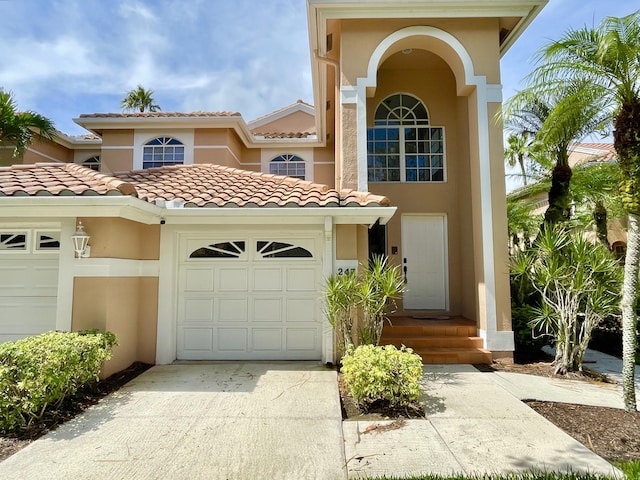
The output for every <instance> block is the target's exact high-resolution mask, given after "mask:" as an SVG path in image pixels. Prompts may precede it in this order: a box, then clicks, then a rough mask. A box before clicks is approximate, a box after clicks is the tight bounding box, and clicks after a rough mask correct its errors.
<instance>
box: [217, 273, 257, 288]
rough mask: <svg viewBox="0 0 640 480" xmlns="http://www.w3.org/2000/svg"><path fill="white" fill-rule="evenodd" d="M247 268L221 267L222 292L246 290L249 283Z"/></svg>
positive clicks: (220, 282) (219, 286) (219, 285)
mask: <svg viewBox="0 0 640 480" xmlns="http://www.w3.org/2000/svg"><path fill="white" fill-rule="evenodd" d="M248 273H249V272H248V271H247V268H246V267H245V268H229V267H221V268H219V269H218V274H219V276H220V280H219V283H218V288H217V290H218V291H220V292H246V291H247V287H248V285H249V282H248V277H249V275H248Z"/></svg>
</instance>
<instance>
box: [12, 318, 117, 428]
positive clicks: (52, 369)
mask: <svg viewBox="0 0 640 480" xmlns="http://www.w3.org/2000/svg"><path fill="white" fill-rule="evenodd" d="M116 344H117V342H116V337H115V335H114V334H113V333H110V332H106V333H99V332H97V331H93V330H91V331H86V332H74V333H70V332H48V333H43V334H42V335H37V336H34V337H28V338H25V339H23V340H17V341H15V342H6V343H3V344H1V345H0V432H5V433H6V432H10V431H15V430H19V429H22V428H25V427H26V426H28V425H30V424H31V423H32V422H35V421H38V420H39V419H41V418H42V416H43V415H44V413H45V411H46V409H47V408H55V407H56V406H59V405H60V404H61V403H62V402H63V401H64V399H65V398H67V397H69V396H70V395H73V394H74V393H76V392H77V391H78V389H80V388H81V387H83V386H86V385H88V384H91V383H93V382H96V381H97V380H98V375H99V373H100V369H101V368H102V363H103V362H104V361H105V360H108V359H109V358H110V357H111V349H112V348H113V346H115V345H116Z"/></svg>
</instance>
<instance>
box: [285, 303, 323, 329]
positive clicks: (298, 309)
mask: <svg viewBox="0 0 640 480" xmlns="http://www.w3.org/2000/svg"><path fill="white" fill-rule="evenodd" d="M286 321H287V322H288V323H291V322H308V323H314V322H316V321H317V310H316V299H315V298H288V299H287V315H286Z"/></svg>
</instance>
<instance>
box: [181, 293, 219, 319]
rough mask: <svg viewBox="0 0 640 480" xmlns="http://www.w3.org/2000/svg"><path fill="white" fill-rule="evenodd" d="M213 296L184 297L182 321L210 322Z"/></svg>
mask: <svg viewBox="0 0 640 480" xmlns="http://www.w3.org/2000/svg"><path fill="white" fill-rule="evenodd" d="M213 305H214V302H213V298H185V299H184V321H185V323H191V322H205V323H211V319H212V318H213Z"/></svg>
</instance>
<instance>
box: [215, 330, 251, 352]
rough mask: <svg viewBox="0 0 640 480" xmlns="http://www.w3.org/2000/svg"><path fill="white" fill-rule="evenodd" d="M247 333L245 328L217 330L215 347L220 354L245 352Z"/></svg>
mask: <svg viewBox="0 0 640 480" xmlns="http://www.w3.org/2000/svg"><path fill="white" fill-rule="evenodd" d="M248 337H249V332H248V329H247V328H219V329H218V339H217V340H218V342H217V347H218V351H220V352H246V351H247V347H248Z"/></svg>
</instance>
